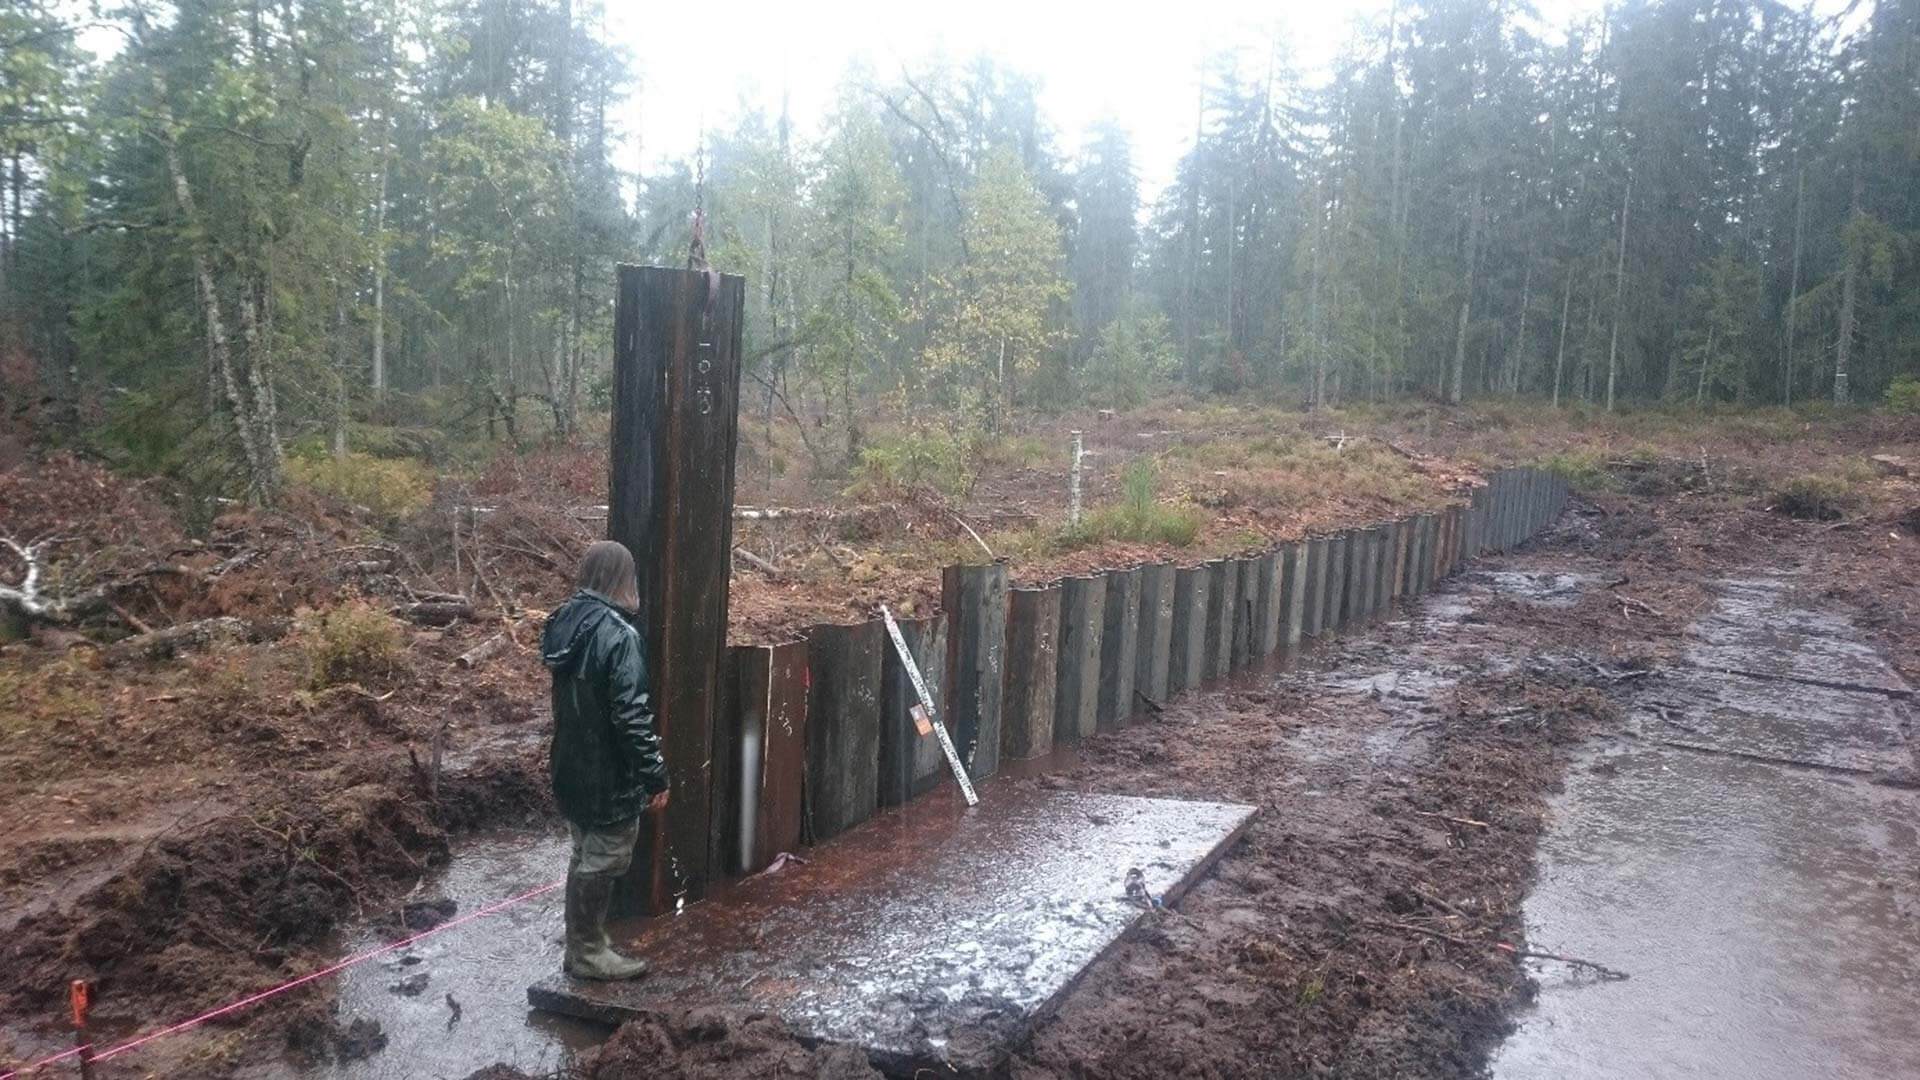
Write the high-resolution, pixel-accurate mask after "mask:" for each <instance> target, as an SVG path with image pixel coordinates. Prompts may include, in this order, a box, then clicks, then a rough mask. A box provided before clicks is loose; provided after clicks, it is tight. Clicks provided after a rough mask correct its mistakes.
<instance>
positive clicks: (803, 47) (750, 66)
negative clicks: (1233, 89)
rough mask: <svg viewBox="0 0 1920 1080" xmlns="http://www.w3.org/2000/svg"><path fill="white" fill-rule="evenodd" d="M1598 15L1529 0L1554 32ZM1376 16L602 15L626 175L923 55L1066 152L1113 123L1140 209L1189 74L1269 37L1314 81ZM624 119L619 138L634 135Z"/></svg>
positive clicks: (1307, 10)
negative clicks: (1098, 126)
mask: <svg viewBox="0 0 1920 1080" xmlns="http://www.w3.org/2000/svg"><path fill="white" fill-rule="evenodd" d="M1600 2H1601V0H1538V6H1539V8H1540V9H1541V14H1542V17H1543V19H1544V20H1545V21H1546V22H1548V23H1550V24H1554V25H1561V24H1564V23H1565V22H1566V21H1567V20H1569V19H1570V18H1572V17H1575V16H1577V15H1581V14H1585V13H1587V12H1589V11H1595V10H1598V8H1599V5H1600ZM1387 7H1388V0H1264V2H1261V0H1208V2H1205V3H1194V2H1189V3H1179V2H1174V3H1167V2H1165V0H1161V2H1158V3H1152V4H1140V3H1130V2H1127V0H1118V2H1110V3H1084V2H1072V3H1064V2H1049V0H1026V2H1015V0H958V2H943V3H939V4H932V3H918V4H916V3H912V2H910V0H902V2H894V3H879V2H874V0H845V2H834V0H827V2H824V3H813V4H797V3H769V2H765V0H739V2H736V3H734V4H731V5H728V6H726V7H718V6H703V5H695V4H652V5H647V6H646V8H645V12H644V14H641V13H639V12H638V11H632V10H631V9H629V11H627V12H623V11H621V10H619V4H618V0H610V4H609V9H610V10H609V12H608V21H609V25H608V30H607V32H608V34H609V35H610V36H611V37H613V38H615V39H616V40H618V41H620V42H622V43H624V44H625V45H626V46H627V47H628V48H630V49H631V50H632V51H633V55H634V58H635V59H636V60H637V61H638V63H639V68H640V71H641V77H642V79H643V85H642V89H641V94H640V96H639V98H638V100H637V102H636V108H637V116H638V122H639V129H640V135H641V147H640V150H639V154H640V162H641V164H643V165H646V166H648V167H651V166H654V165H657V164H658V163H659V162H661V161H663V160H666V159H669V158H674V157H681V156H685V155H690V154H691V153H692V152H693V150H694V147H695V146H696V145H697V143H698V140H699V134H700V127H701V124H702V121H703V118H704V122H705V123H706V125H707V126H708V127H711V128H725V127H727V126H729V125H730V124H731V121H732V118H733V117H734V116H735V115H736V114H737V112H738V109H739V102H740V100H741V96H742V94H743V93H744V94H746V95H748V96H750V97H751V98H753V99H754V100H756V101H759V102H761V103H763V104H765V105H766V106H767V107H768V108H769V110H771V109H773V108H776V107H777V104H778V102H779V99H780V93H781V90H782V88H783V87H784V88H785V89H786V90H787V92H788V93H790V94H791V101H792V108H793V112H794V116H795V119H796V121H797V123H798V124H799V127H800V130H801V131H802V132H810V131H811V130H812V123H813V121H814V120H815V119H816V118H817V117H818V116H819V115H820V113H821V112H822V110H823V109H824V107H825V105H826V104H827V103H828V101H829V99H830V97H831V94H832V92H833V90H834V87H835V86H836V85H837V84H838V82H839V80H840V78H841V75H842V74H843V73H844V72H845V71H846V70H847V67H848V64H849V63H850V62H853V61H855V60H856V59H859V60H864V61H865V63H866V64H867V66H869V67H870V68H871V69H872V70H873V72H874V73H875V74H876V76H878V77H879V78H880V79H881V80H882V81H883V82H891V81H892V80H893V77H894V76H896V75H897V74H898V73H899V71H900V69H901V67H902V65H903V64H904V65H909V66H912V67H914V68H915V69H918V68H919V67H920V66H921V65H922V63H923V62H924V61H925V60H926V58H927V57H929V56H930V55H933V54H936V53H941V52H944V54H945V55H946V56H948V57H950V58H953V59H956V60H959V59H964V58H967V57H970V56H972V55H974V54H975V53H978V52H983V51H984V52H988V53H991V54H993V55H994V56H996V57H998V58H1000V59H1001V60H1003V61H1005V62H1006V63H1007V64H1009V65H1010V66H1012V67H1015V68H1019V69H1021V70H1024V71H1027V72H1029V73H1031V74H1034V75H1037V76H1038V77H1039V78H1040V79H1041V97H1040V104H1041V107H1042V109H1043V110H1044V111H1045V113H1046V115H1047V116H1048V117H1049V118H1050V119H1051V120H1052V122H1053V124H1054V126H1055V128H1056V130H1057V131H1058V135H1059V146H1060V148H1061V149H1062V150H1065V151H1068V152H1071V151H1072V150H1073V149H1074V148H1075V146H1076V145H1077V143H1078V140H1079V138H1080V136H1081V134H1082V132H1084V131H1085V130H1086V128H1087V126H1088V125H1090V124H1092V123H1093V122H1094V121H1096V120H1099V119H1100V118H1102V117H1103V116H1113V117H1115V118H1117V119H1118V120H1119V121H1120V122H1121V123H1122V125H1123V126H1125V127H1126V128H1127V129H1128V130H1129V131H1131V132H1132V134H1133V136H1134V145H1135V154H1136V161H1137V167H1138V170H1139V173H1140V179H1141V183H1142V193H1143V195H1145V196H1146V197H1147V198H1149V199H1151V198H1152V197H1153V196H1154V195H1155V194H1157V193H1158V191H1159V190H1160V188H1161V187H1162V186H1164V185H1165V184H1166V183H1167V181H1168V180H1169V179H1170V178H1171V177H1172V175H1173V168H1174V164H1175V162H1176V161H1177V160H1178V159H1179V157H1180V155H1181V154H1182V153H1183V152H1184V151H1185V149H1186V148H1187V146H1188V145H1189V144H1191V142H1192V139H1193V120H1194V115H1193V114H1194V106H1195V95H1196V92H1197V80H1198V73H1199V68H1200V63H1201V61H1202V60H1203V59H1204V58H1205V57H1206V56H1208V55H1209V54H1211V53H1213V52H1214V51H1216V50H1218V49H1220V48H1222V47H1225V46H1230V45H1236V44H1237V45H1242V46H1245V47H1247V48H1249V49H1250V50H1251V51H1252V52H1253V53H1254V54H1255V55H1258V56H1264V55H1265V51H1266V42H1267V41H1268V40H1269V39H1270V37H1271V35H1272V33H1273V31H1274V30H1275V29H1276V28H1277V29H1278V31H1279V32H1280V34H1281V37H1282V40H1283V41H1284V42H1285V43H1286V45H1287V48H1288V49H1289V50H1290V51H1291V53H1292V59H1293V63H1294V65H1295V66H1296V67H1297V68H1299V69H1300V70H1301V71H1302V72H1304V73H1307V74H1309V75H1314V74H1316V73H1323V72H1324V71H1325V69H1326V67H1327V66H1328V65H1329V63H1330V62H1331V60H1332V59H1333V57H1334V56H1335V54H1336V53H1337V52H1338V50H1339V48H1340V47H1341V44H1342V43H1343V42H1344V41H1345V40H1346V37H1347V34H1348V31H1349V29H1350V27H1351V26H1352V25H1353V23H1354V20H1355V19H1356V18H1365V17H1368V16H1378V15H1382V14H1383V13H1384V12H1385V11H1386V10H1387ZM633 119H634V117H632V116H630V117H629V127H630V129H631V126H632V123H631V122H632V120H633Z"/></svg>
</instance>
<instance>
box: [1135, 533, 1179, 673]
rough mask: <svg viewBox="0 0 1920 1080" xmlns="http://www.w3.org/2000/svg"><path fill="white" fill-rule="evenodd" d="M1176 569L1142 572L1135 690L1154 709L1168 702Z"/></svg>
mask: <svg viewBox="0 0 1920 1080" xmlns="http://www.w3.org/2000/svg"><path fill="white" fill-rule="evenodd" d="M1173 573H1174V571H1173V566H1172V565H1171V564H1169V563H1153V564H1150V565H1148V566H1143V567H1141V568H1140V639H1139V641H1137V642H1135V644H1134V661H1135V663H1134V675H1133V688H1134V691H1135V692H1136V693H1138V694H1142V695H1144V696H1145V697H1146V698H1147V700H1149V701H1151V702H1153V703H1154V704H1155V705H1158V704H1161V703H1162V702H1164V701H1166V700H1167V671H1168V667H1169V658H1170V656H1171V654H1172V644H1173Z"/></svg>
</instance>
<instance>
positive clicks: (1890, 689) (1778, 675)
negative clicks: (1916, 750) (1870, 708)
mask: <svg viewBox="0 0 1920 1080" xmlns="http://www.w3.org/2000/svg"><path fill="white" fill-rule="evenodd" d="M1707 670H1708V671H1718V672H1721V673H1723V674H1726V675H1738V676H1740V677H1742V678H1746V679H1760V680H1763V681H1766V682H1786V683H1798V684H1800V685H1801V686H1818V687H1820V688H1822V689H1825V690H1844V691H1847V692H1849V693H1854V694H1880V695H1882V696H1884V697H1890V698H1899V699H1901V700H1905V699H1907V698H1911V697H1913V691H1912V690H1907V689H1904V688H1902V687H1898V686H1875V685H1873V684H1872V683H1857V682H1849V681H1847V680H1845V679H1821V678H1816V677H1814V676H1812V675H1788V674H1784V673H1782V672H1776V671H1751V670H1748V669H1747V668H1735V667H1708V668H1707Z"/></svg>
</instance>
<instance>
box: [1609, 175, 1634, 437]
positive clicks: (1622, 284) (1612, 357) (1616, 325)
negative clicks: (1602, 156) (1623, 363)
mask: <svg viewBox="0 0 1920 1080" xmlns="http://www.w3.org/2000/svg"><path fill="white" fill-rule="evenodd" d="M1632 204H1633V173H1631V172H1629V173H1627V189H1626V192H1625V194H1623V195H1621V196H1620V250H1619V251H1617V252H1616V253H1615V255H1614V263H1613V333H1612V335H1611V337H1610V340H1609V341H1608V342H1607V411H1608V412H1612V411H1613V395H1614V387H1615V386H1616V385H1617V384H1618V382H1619V380H1620V310H1621V300H1622V298H1623V297H1624V296H1625V295H1626V284H1627V212H1628V210H1629V209H1631V207H1632Z"/></svg>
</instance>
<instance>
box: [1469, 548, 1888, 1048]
mask: <svg viewBox="0 0 1920 1080" xmlns="http://www.w3.org/2000/svg"><path fill="white" fill-rule="evenodd" d="M1715 591H1716V593H1717V602H1716V605H1715V608H1714V610H1712V611H1711V612H1709V613H1707V614H1705V615H1703V616H1702V617H1701V618H1700V619H1698V620H1697V621H1696V622H1695V623H1694V624H1693V626H1692V627H1691V628H1690V630H1689V638H1690V639H1691V640H1690V642H1689V648H1688V650H1687V654H1686V663H1685V664H1683V665H1679V666H1677V667H1675V668H1673V669H1669V670H1666V671H1663V672H1662V673H1661V675H1660V677H1659V678H1657V679H1654V680H1649V682H1650V685H1649V686H1648V687H1647V688H1646V689H1645V690H1644V691H1642V692H1641V693H1640V694H1639V695H1638V697H1637V699H1636V708H1635V710H1634V713H1633V714H1632V716H1631V717H1630V723H1631V726H1632V728H1633V730H1635V731H1636V732H1637V733H1638V734H1639V735H1640V738H1638V739H1635V740H1633V741H1630V742H1628V743H1627V744H1625V745H1623V746H1618V747H1614V748H1612V749H1609V750H1606V751H1601V752H1595V753H1590V754H1588V755H1586V756H1585V757H1583V758H1582V759H1581V760H1580V761H1578V762H1577V763H1576V764H1575V765H1574V767H1573V769H1572V771H1571V772H1570V774H1569V776H1568V779H1567V782H1566V787H1565V790H1564V792H1563V793H1562V794H1561V795H1559V796H1558V797H1557V798H1556V799H1555V800H1554V802H1553V804H1552V825H1551V827H1550V829H1549V831H1548V833H1547V834H1546V836H1545V837H1544V838H1543V840H1542V841H1541V846H1540V852H1539V861H1538V876H1537V879H1536V883H1535V886H1534V889H1533V891H1532V892H1531V893H1530V894H1529V896H1528V898H1527V900H1526V903H1525V917H1526V923H1527V936H1528V941H1529V944H1530V945H1531V946H1532V947H1533V948H1535V949H1547V950H1552V951H1556V952H1560V953H1564V954H1568V955H1573V956H1584V957H1588V958H1591V959H1594V960H1598V961H1600V962H1602V963H1605V964H1608V965H1610V966H1612V967H1615V968H1619V969H1622V970H1625V971H1627V972H1629V973H1630V974H1631V975H1632V978H1631V979H1630V980H1629V981H1625V982H1596V981H1593V980H1592V979H1590V978H1582V977H1579V976H1577V975H1572V974H1569V972H1568V971H1567V970H1566V969H1565V968H1563V967H1561V966H1558V965H1549V966H1546V967H1541V968H1539V969H1537V970H1536V971H1535V975H1536V977H1537V979H1538V981H1539V986H1540V992H1539V998H1538V1000H1537V1002H1536V1004H1535V1006H1534V1007H1533V1008H1532V1009H1530V1010H1528V1011H1527V1012H1526V1013H1524V1014H1523V1015H1522V1016H1520V1017H1519V1018H1518V1022H1519V1026H1518V1029H1517V1030H1516V1031H1515V1032H1514V1033H1513V1035H1512V1036H1511V1037H1510V1038H1509V1039H1508V1040H1507V1041H1506V1042H1505V1044H1504V1045H1503V1046H1502V1047H1501V1048H1500V1050H1499V1051H1498V1053H1497V1054H1496V1055H1495V1058H1494V1060H1493V1062H1492V1065H1491V1071H1492V1074H1493V1075H1494V1076H1495V1077H1513V1078H1520V1077H1537V1076H1561V1077H1570V1078H1576V1080H1578V1078H1588V1077H1618V1076H1648V1077H1668V1076H1707V1077H1719V1076H1725V1077H1782V1078H1785V1077H1804V1076H1833V1077H1862V1078H1865V1077H1890V1076H1915V1075H1920V1028H1916V1026H1915V1025H1914V1023H1913V1009H1914V1005H1915V1002H1916V996H1915V995H1916V991H1915V987H1916V986H1920V796H1916V795H1915V794H1914V793H1913V792H1911V791H1903V790H1899V789H1896V788H1892V787H1887V786H1883V785H1881V784H1877V783H1875V782H1874V779H1875V778H1876V777H1881V776H1885V775H1886V774H1887V773H1889V772H1891V771H1893V770H1895V769H1898V768H1899V767H1900V766H1902V765H1903V764H1906V765H1910V764H1911V762H1912V756H1913V755H1912V747H1911V743H1910V741H1909V738H1910V731H1911V717H1910V715H1909V714H1908V710H1909V709H1910V706H1908V705H1906V704H1904V703H1901V702H1898V701H1894V700H1890V699H1889V698H1887V697H1885V696H1883V695H1878V694H1873V693H1862V692H1855V691H1841V690H1834V689H1831V688H1823V687H1816V686H1808V685H1804V684H1796V683H1792V682H1783V681H1777V677H1780V676H1787V677H1814V678H1823V679H1844V680H1847V681H1850V682H1858V683H1862V684H1869V685H1877V686H1884V687H1899V686H1902V685H1903V684H1901V683H1900V682H1899V678H1898V675H1897V674H1896V673H1895V672H1894V671H1893V670H1892V669H1891V668H1890V667H1889V666H1888V665H1887V664H1886V663H1885V662H1884V661H1883V660H1882V659H1881V658H1880V657H1879V656H1878V655H1877V654H1876V653H1875V652H1874V651H1873V650H1872V649H1871V648H1870V647H1869V646H1867V645H1866V644H1865V642H1864V639H1863V638H1862V637H1861V636H1860V635H1859V634H1858V633H1857V632H1856V631H1855V630H1854V629H1853V628H1852V627H1851V626H1850V625H1849V624H1848V623H1847V622H1846V621H1845V620H1844V619H1841V618H1838V617H1836V616H1834V615H1832V614H1830V613H1827V612H1823V611H1820V610H1817V609H1814V608H1811V607H1809V606H1807V605H1806V604H1804V603H1803V602H1802V601H1801V600H1799V599H1797V598H1796V596H1795V589H1794V587H1793V583H1792V582H1791V581H1790V580H1787V579H1780V578H1768V579H1757V580H1740V581H1727V582H1721V583H1718V585H1717V587H1716V590H1715ZM1728 668H1734V669H1746V670H1752V671H1755V672H1763V673H1765V674H1768V675H1771V676H1775V677H1776V679H1775V680H1769V679H1761V678H1753V677H1748V676H1741V675H1736V674H1731V673H1729V672H1728V671H1727V670H1725V669H1728Z"/></svg>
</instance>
